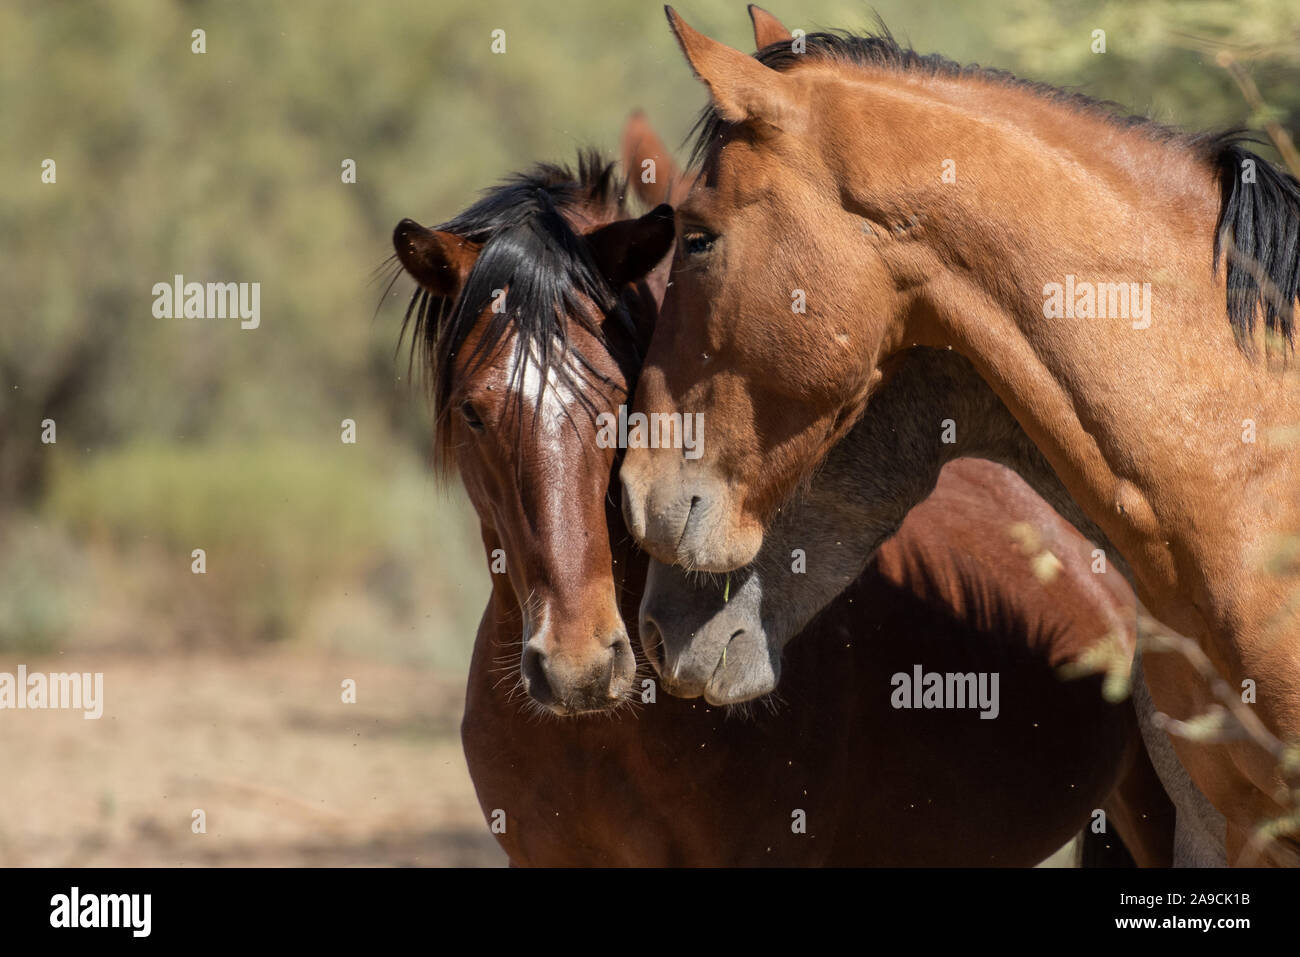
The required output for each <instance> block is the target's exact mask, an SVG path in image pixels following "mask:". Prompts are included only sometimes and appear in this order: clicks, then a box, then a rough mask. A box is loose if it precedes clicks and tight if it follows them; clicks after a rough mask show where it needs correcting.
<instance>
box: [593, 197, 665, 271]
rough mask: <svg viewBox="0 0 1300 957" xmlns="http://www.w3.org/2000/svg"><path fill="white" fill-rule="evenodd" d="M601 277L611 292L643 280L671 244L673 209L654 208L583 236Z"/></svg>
mask: <svg viewBox="0 0 1300 957" xmlns="http://www.w3.org/2000/svg"><path fill="white" fill-rule="evenodd" d="M584 238H585V239H586V241H587V248H588V249H590V250H591V256H592V258H593V259H594V260H595V261H596V265H597V266H598V267H599V269H600V271H601V274H602V275H604V277H605V278H606V279H608V280H609V282H610V284H611V285H612V286H613V287H614V288H615V289H621V288H622V287H623V286H625V285H627V284H628V283H630V282H636V281H637V280H638V279H642V278H644V277H645V275H646V274H647V273H649V272H650V270H652V269H654V268H655V266H657V265H658V264H659V260H661V259H663V258H664V256H665V255H666V254H667V252H668V250H669V249H671V248H672V245H673V209H672V207H671V206H667V205H663V206H656V207H655V208H654V209H652V210H651V211H650V212H648V213H646V214H645V215H644V216H642V217H641V218H640V219H620V220H619V221H618V222H616V223H610V224H609V225H607V226H601V227H600V228H599V229H594V230H592V231H591V232H589V233H587V234H586V236H585V237H584Z"/></svg>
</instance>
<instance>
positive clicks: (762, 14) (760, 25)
mask: <svg viewBox="0 0 1300 957" xmlns="http://www.w3.org/2000/svg"><path fill="white" fill-rule="evenodd" d="M749 19H750V20H751V21H753V24H754V46H755V47H756V48H757V49H759V50H761V49H763V48H764V47H769V46H771V45H772V44H773V43H785V42H786V41H788V40H793V39H794V37H793V36H792V35H791V33H790V31H789V30H787V29H786V28H785V24H784V23H782V22H781V21H780V20H778V19H777V18H776V17H774V16H772V14H770V13H768V12H767V11H766V10H764V9H763V8H762V7H760V6H759V5H758V4H757V3H751V4H750V5H749Z"/></svg>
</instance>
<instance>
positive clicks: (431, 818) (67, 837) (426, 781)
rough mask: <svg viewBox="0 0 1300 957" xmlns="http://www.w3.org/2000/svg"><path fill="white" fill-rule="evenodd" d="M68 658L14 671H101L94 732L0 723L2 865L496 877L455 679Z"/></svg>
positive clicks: (78, 719)
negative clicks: (296, 868) (346, 698)
mask: <svg viewBox="0 0 1300 957" xmlns="http://www.w3.org/2000/svg"><path fill="white" fill-rule="evenodd" d="M3 657H4V659H6V660H0V671H9V672H11V673H12V672H14V671H15V670H16V668H17V665H18V663H19V662H18V661H10V660H7V659H8V658H10V657H11V656H9V655H6V656H3ZM71 657H72V656H69V659H68V660H64V659H62V658H60V657H53V658H44V659H41V658H36V659H31V660H23V661H22V662H21V663H22V664H25V665H27V667H28V671H29V672H33V671H46V672H59V671H66V670H69V669H70V668H71V667H76V668H77V669H79V670H86V669H90V670H94V671H102V672H103V673H104V699H105V708H104V714H103V717H102V718H100V719H99V720H86V719H85V718H83V716H82V714H81V713H80V712H76V711H10V710H4V711H0V866H44V865H70V866H109V867H130V866H149V865H157V866H227V865H244V866H293V865H327V866H345V865H399V866H400V865H411V866H434V867H438V866H495V865H503V864H504V863H505V855H504V854H502V852H501V851H500V849H499V848H498V847H497V845H496V842H495V841H494V840H493V839H492V837H491V835H490V834H489V833H488V832H487V827H486V825H485V824H484V822H483V819H482V817H481V815H480V812H479V807H478V803H477V801H476V799H475V797H474V789H473V786H472V784H471V783H470V779H469V773H468V771H467V770H466V768H465V759H464V756H463V755H462V753H461V746H460V732H459V725H460V715H461V711H462V709H463V705H464V689H463V685H462V679H460V678H455V679H453V678H451V677H449V676H445V675H441V674H439V673H436V672H430V671H422V670H419V669H415V668H403V667H399V666H395V665H387V664H378V663H375V662H369V661H368V662H361V661H356V660H349V659H341V658H336V659H322V658H321V657H320V656H312V657H306V656H303V655H298V654H294V653H290V652H276V653H269V654H258V655H254V656H245V657H233V656H228V655H194V656H189V657H177V656H175V655H167V656H158V657H154V656H148V655H132V656H123V655H120V654H111V655H110V654H104V655H93V654H89V655H88V654H84V653H78V654H77V655H76V656H75V658H76V662H75V665H74V664H73V663H72V661H71V660H70V659H71ZM345 678H352V679H354V680H355V681H356V684H357V703H356V704H345V703H343V701H342V700H341V694H342V688H341V683H342V682H343V680H344V679H345ZM196 809H201V810H202V811H204V812H205V815H206V833H194V830H193V821H194V811H195V810H196Z"/></svg>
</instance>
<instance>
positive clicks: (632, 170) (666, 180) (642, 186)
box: [622, 110, 695, 206]
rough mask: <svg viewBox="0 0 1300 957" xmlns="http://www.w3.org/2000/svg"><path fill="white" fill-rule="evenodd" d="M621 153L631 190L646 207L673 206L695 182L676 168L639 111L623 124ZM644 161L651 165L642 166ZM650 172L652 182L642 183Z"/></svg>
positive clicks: (670, 154) (671, 158)
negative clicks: (648, 161)
mask: <svg viewBox="0 0 1300 957" xmlns="http://www.w3.org/2000/svg"><path fill="white" fill-rule="evenodd" d="M622 152H623V168H624V169H625V170H627V178H628V181H629V182H630V183H631V184H632V191H633V192H634V193H636V195H637V196H638V197H639V198H640V200H641V202H643V203H645V204H646V205H647V206H658V205H659V204H660V203H667V204H669V205H670V206H676V205H677V204H678V203H680V202H681V201H682V200H683V199H685V198H686V194H687V193H689V192H690V191H691V186H692V185H694V183H695V178H694V177H692V176H685V175H684V174H683V173H682V171H681V169H679V168H678V166H677V163H676V162H674V160H673V154H672V153H671V152H670V151H669V149H668V147H667V146H665V145H664V142H663V140H661V139H660V138H659V136H658V134H657V133H655V131H654V128H653V127H651V126H650V124H649V123H648V122H647V121H646V118H645V114H644V113H642V112H641V111H640V110H637V111H636V112H635V113H633V114H632V115H631V116H629V117H628V118H627V125H626V126H624V127H623V146H622ZM646 160H653V161H654V165H653V166H650V167H648V168H647V167H645V166H643V164H644V163H645V161H646ZM651 173H653V182H646V179H647V177H650V175H651Z"/></svg>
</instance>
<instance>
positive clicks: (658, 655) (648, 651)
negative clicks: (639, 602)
mask: <svg viewBox="0 0 1300 957" xmlns="http://www.w3.org/2000/svg"><path fill="white" fill-rule="evenodd" d="M641 653H642V654H644V655H645V656H646V659H647V660H648V661H649V662H650V665H651V667H653V668H654V670H655V671H657V672H660V673H662V672H663V670H664V639H663V634H662V632H660V630H659V625H658V623H657V622H656V621H655V620H654V619H653V618H647V619H645V621H643V622H642V623H641Z"/></svg>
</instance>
